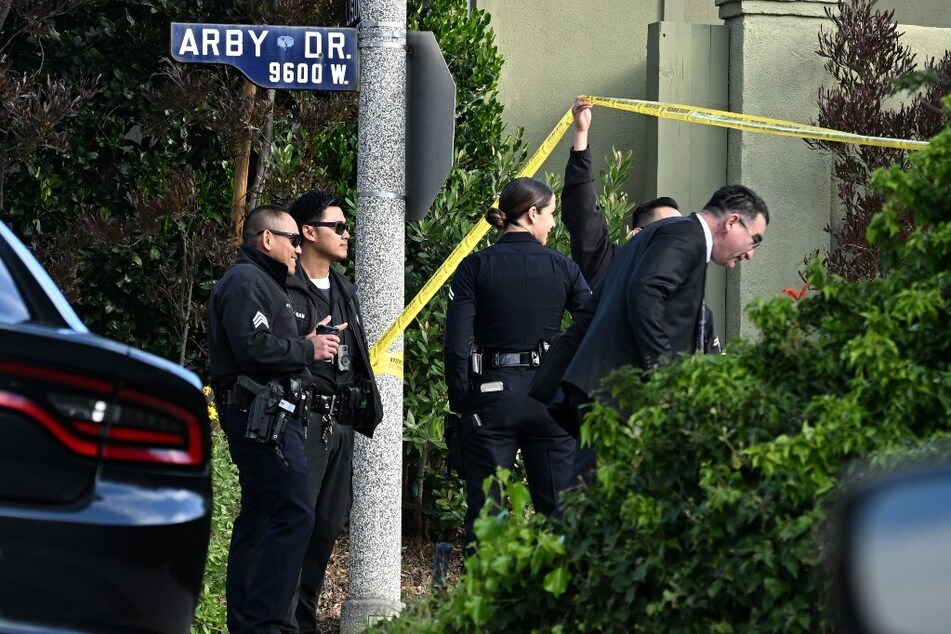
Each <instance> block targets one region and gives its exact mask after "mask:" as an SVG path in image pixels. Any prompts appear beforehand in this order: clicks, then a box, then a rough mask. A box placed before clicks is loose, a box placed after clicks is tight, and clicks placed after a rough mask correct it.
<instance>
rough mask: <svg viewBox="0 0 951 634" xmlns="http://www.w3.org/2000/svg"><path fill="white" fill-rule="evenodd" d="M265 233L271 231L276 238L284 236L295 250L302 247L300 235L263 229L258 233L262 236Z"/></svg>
mask: <svg viewBox="0 0 951 634" xmlns="http://www.w3.org/2000/svg"><path fill="white" fill-rule="evenodd" d="M265 231H270V232H271V233H273V234H274V235H276V236H284V237H285V238H287V239H288V240H290V241H291V246H292V247H294V248H295V249H296V248H297V247H299V246H300V234H299V233H289V232H287V231H278V230H277V229H262V230H261V231H258V235H261V234H262V233H264V232H265Z"/></svg>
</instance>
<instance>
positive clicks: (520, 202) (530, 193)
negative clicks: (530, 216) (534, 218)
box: [485, 176, 555, 229]
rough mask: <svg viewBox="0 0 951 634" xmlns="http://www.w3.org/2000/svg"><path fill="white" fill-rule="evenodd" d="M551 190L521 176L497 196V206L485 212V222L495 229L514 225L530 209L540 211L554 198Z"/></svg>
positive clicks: (544, 185)
mask: <svg viewBox="0 0 951 634" xmlns="http://www.w3.org/2000/svg"><path fill="white" fill-rule="evenodd" d="M554 195H555V194H554V192H552V191H551V188H550V187H549V186H548V185H546V184H545V183H543V182H541V181H540V180H536V179H534V178H528V177H527V176H523V177H521V178H516V179H515V180H513V181H511V182H510V183H509V184H508V185H506V186H505V188H504V189H503V190H502V194H501V195H500V196H499V206H498V207H492V208H491V209H489V210H488V211H487V212H485V219H486V221H487V222H488V223H489V224H490V225H492V226H493V227H496V228H499V229H501V228H503V227H505V226H506V225H511V224H515V223H516V222H518V219H519V218H521V217H522V216H524V215H525V212H527V211H528V210H529V209H531V208H532V207H537V208H538V209H541V208H542V207H544V206H545V205H547V204H548V203H549V202H551V199H552V198H553V197H554Z"/></svg>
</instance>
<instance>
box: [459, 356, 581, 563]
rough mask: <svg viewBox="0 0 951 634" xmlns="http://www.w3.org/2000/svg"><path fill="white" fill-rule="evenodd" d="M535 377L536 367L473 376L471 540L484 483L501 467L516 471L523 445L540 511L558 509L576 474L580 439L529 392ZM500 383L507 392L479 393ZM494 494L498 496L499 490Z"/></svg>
mask: <svg viewBox="0 0 951 634" xmlns="http://www.w3.org/2000/svg"><path fill="white" fill-rule="evenodd" d="M533 375H534V369H531V368H499V369H494V370H489V371H488V372H486V373H485V374H483V375H481V376H473V377H470V381H471V385H472V391H471V392H470V394H469V398H468V399H467V402H466V411H465V412H464V414H463V416H462V421H461V432H462V456H463V461H464V464H465V468H466V501H467V504H468V509H467V511H466V518H465V530H466V544H470V545H471V544H472V543H473V542H474V541H475V535H474V533H473V532H472V525H473V523H474V522H475V520H476V518H477V517H478V516H479V512H480V511H481V510H482V506H483V505H484V504H485V494H484V493H483V492H482V483H483V481H484V480H485V478H487V477H488V476H490V475H494V474H495V470H496V467H499V466H501V467H505V468H507V469H511V468H512V467H513V466H514V465H515V454H516V452H517V451H518V450H519V449H521V451H522V460H523V462H524V464H525V472H526V475H527V476H528V487H529V491H530V492H531V495H532V504H533V505H534V506H535V510H536V511H537V512H539V513H542V514H544V515H549V516H550V515H553V514H555V513H556V511H557V509H558V492H559V491H560V490H562V489H564V488H565V485H566V484H567V482H568V477H569V476H570V475H571V468H572V464H573V461H574V453H575V449H576V448H577V442H576V440H575V439H574V438H573V437H572V436H571V435H569V434H568V432H566V431H565V430H564V429H562V428H561V426H560V425H558V423H556V422H555V421H554V419H552V417H551V415H550V414H549V413H548V409H547V407H546V406H545V405H543V404H541V403H540V402H538V401H536V400H535V399H533V398H531V397H529V396H528V386H529V383H531V380H532V376H533ZM495 381H499V382H501V383H502V385H503V388H504V389H503V390H502V391H500V392H482V391H480V386H482V385H484V384H486V383H492V382H495ZM474 415H476V416H474ZM491 494H492V495H493V497H494V498H495V499H496V500H498V496H499V491H498V490H497V489H493V490H492V491H491Z"/></svg>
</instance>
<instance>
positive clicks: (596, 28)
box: [476, 0, 722, 200]
mask: <svg viewBox="0 0 951 634" xmlns="http://www.w3.org/2000/svg"><path fill="white" fill-rule="evenodd" d="M476 5H477V6H478V7H479V8H480V9H484V10H486V11H487V12H488V13H489V15H490V16H491V24H492V28H493V30H494V31H495V34H496V45H497V46H498V48H499V52H500V53H501V54H502V56H503V57H504V59H505V64H504V65H503V67H502V76H501V80H500V90H499V92H500V96H501V99H502V103H503V104H505V121H506V124H507V125H508V126H509V129H510V130H512V131H514V130H515V128H517V127H519V126H521V127H524V128H525V140H526V142H527V145H528V147H529V151H531V152H534V151H535V149H537V148H538V146H539V145H540V144H541V142H542V141H543V140H544V139H545V137H546V136H548V134H549V133H550V132H551V130H552V128H553V127H554V125H555V124H556V123H557V122H558V120H559V119H560V118H561V117H562V115H564V114H565V112H566V111H567V110H568V108H569V107H571V103H572V102H573V101H574V97H575V95H579V94H594V95H600V96H605V97H624V98H633V99H644V98H645V96H644V95H645V92H646V88H647V71H646V69H647V25H648V24H650V23H651V22H658V21H660V20H662V19H667V20H674V21H696V22H711V23H717V24H721V23H722V22H721V21H720V20H719V18H718V17H717V9H716V6H715V5H714V4H713V0H676V1H673V0H666V2H665V0H597V1H596V2H594V1H591V0H585V1H584V2H578V1H577V0H518V1H513V0H477V2H476ZM665 5H666V7H665ZM665 8H666V15H665ZM595 116H596V119H595V124H594V126H593V128H592V131H591V135H590V139H589V140H590V143H591V147H592V149H593V150H594V151H595V152H596V153H598V154H602V153H603V154H604V155H607V154H608V153H609V152H610V150H611V146H612V145H613V146H615V147H617V148H618V149H623V150H633V151H634V168H633V170H632V174H631V180H630V182H629V187H628V190H629V191H630V192H631V193H632V194H633V195H634V196H635V197H636V198H637V199H639V200H640V199H641V197H642V193H643V191H644V187H643V183H644V179H643V171H644V164H643V156H644V153H643V147H644V139H645V130H646V124H645V121H644V118H643V117H640V116H638V115H632V114H630V113H623V112H619V111H616V110H608V109H604V108H601V109H598V111H597V112H596V113H595ZM569 137H570V135H567V136H566V138H565V139H563V140H562V143H561V145H560V146H559V147H558V149H557V150H556V151H555V152H554V153H553V155H552V158H551V159H550V160H549V161H548V162H547V163H546V164H545V165H544V166H543V167H542V169H543V170H544V171H549V172H554V173H556V174H563V173H564V168H565V160H566V159H567V157H568V148H569V147H570V146H571V139H570V138H569ZM602 164H603V162H602V161H600V160H599V161H596V165H597V166H600V165H602Z"/></svg>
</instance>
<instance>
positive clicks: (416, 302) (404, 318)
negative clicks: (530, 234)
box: [370, 110, 574, 378]
mask: <svg viewBox="0 0 951 634" xmlns="http://www.w3.org/2000/svg"><path fill="white" fill-rule="evenodd" d="M573 120H574V117H572V116H571V110H568V112H566V113H565V116H563V117H562V118H561V121H559V122H558V125H557V126H555V129H554V130H552V131H551V134H549V135H548V138H547V139H545V142H544V143H542V144H541V147H539V148H538V151H537V152H535V154H533V155H532V157H531V158H530V159H529V160H528V163H526V165H525V167H523V168H522V171H520V172H519V173H518V175H519V176H534V175H535V172H537V171H538V168H540V167H541V166H542V164H543V163H544V162H545V160H546V159H547V158H548V156H549V155H550V154H551V153H552V152H553V151H554V149H555V146H557V145H558V141H560V140H561V137H562V136H563V135H564V134H565V132H566V131H567V130H568V128H570V127H571V124H572V121H573ZM498 204H499V201H498V199H496V201H495V202H494V203H492V205H493V206H495V205H498ZM490 227H491V225H490V224H489V223H488V222H486V221H485V219H484V218H482V219H480V220H479V222H477V223H476V225H475V226H474V227H473V228H472V230H471V231H469V233H468V234H466V237H465V238H463V239H462V242H460V243H459V244H458V245H457V246H456V248H455V249H453V250H452V253H450V254H449V257H447V258H446V261H445V262H443V263H442V265H440V267H439V268H438V269H436V272H435V273H434V274H433V276H432V277H431V278H429V281H427V282H426V284H425V285H423V288H421V289H420V290H419V292H418V293H416V297H414V298H413V301H411V302H410V303H409V304H408V305H407V306H406V308H405V309H404V310H403V312H402V313H400V316H399V317H397V318H396V321H394V322H393V323H392V324H391V325H390V327H389V328H387V329H386V332H384V333H383V336H382V337H380V339H379V340H378V341H377V342H376V343H375V344H373V347H372V348H370V363H371V364H372V365H373V371H374V372H375V373H377V374H391V375H393V376H398V377H399V378H403V365H402V361H403V359H402V355H400V365H399V374H397V373H395V372H394V371H393V369H394V368H393V366H392V364H386V365H385V366H384V364H383V363H382V360H381V358H380V357H381V355H382V354H383V353H384V352H385V351H386V350H389V349H390V346H391V345H393V342H394V341H396V338H397V337H399V336H400V335H401V334H402V333H403V331H404V330H406V327H407V326H409V324H410V323H411V322H412V321H413V320H414V319H416V315H418V314H419V311H421V310H422V309H423V306H425V305H426V304H428V303H429V300H431V299H432V298H433V295H435V294H436V293H437V292H438V291H439V289H440V288H442V285H443V284H445V283H446V280H448V279H449V276H450V275H452V273H453V271H455V270H456V267H457V266H459V263H460V262H462V258H464V257H466V256H467V255H468V254H469V252H470V251H472V249H473V248H475V246H476V245H477V244H478V243H479V241H480V240H481V239H482V238H483V237H484V236H485V234H486V232H487V231H488V230H489V229H490Z"/></svg>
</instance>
